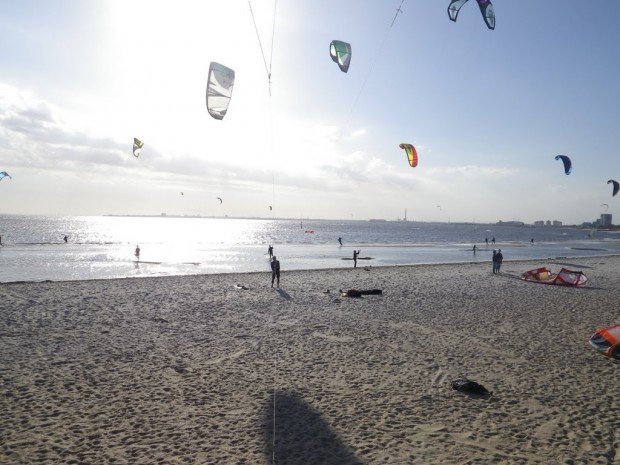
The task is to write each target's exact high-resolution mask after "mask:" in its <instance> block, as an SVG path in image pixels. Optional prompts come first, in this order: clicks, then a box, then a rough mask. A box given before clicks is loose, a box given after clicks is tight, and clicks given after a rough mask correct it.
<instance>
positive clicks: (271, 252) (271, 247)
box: [267, 244, 273, 259]
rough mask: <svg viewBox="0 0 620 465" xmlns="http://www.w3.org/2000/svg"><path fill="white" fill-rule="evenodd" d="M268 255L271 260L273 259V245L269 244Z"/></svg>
mask: <svg viewBox="0 0 620 465" xmlns="http://www.w3.org/2000/svg"><path fill="white" fill-rule="evenodd" d="M267 253H268V254H269V258H270V259H271V257H273V246H272V245H271V244H269V247H268V248H267Z"/></svg>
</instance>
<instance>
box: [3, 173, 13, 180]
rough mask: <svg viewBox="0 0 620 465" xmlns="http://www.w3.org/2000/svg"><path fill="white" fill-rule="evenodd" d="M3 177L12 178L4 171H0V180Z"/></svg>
mask: <svg viewBox="0 0 620 465" xmlns="http://www.w3.org/2000/svg"><path fill="white" fill-rule="evenodd" d="M4 178H9V179H13V178H12V177H11V176H10V175H9V173H7V172H6V171H0V180H1V179H4Z"/></svg>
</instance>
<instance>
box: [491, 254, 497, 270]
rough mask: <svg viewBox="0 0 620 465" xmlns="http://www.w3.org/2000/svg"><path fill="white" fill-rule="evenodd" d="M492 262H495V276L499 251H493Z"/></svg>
mask: <svg viewBox="0 0 620 465" xmlns="http://www.w3.org/2000/svg"><path fill="white" fill-rule="evenodd" d="M491 261H492V262H493V274H495V273H496V271H497V250H493V257H492V258H491Z"/></svg>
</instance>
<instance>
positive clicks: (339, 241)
mask: <svg viewBox="0 0 620 465" xmlns="http://www.w3.org/2000/svg"><path fill="white" fill-rule="evenodd" d="M338 243H339V244H340V246H341V247H342V237H339V238H338Z"/></svg>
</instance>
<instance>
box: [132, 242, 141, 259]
mask: <svg viewBox="0 0 620 465" xmlns="http://www.w3.org/2000/svg"><path fill="white" fill-rule="evenodd" d="M133 254H134V255H135V256H136V258H137V259H138V261H140V246H139V245H136V251H135V252H134V253H133Z"/></svg>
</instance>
